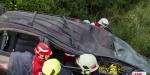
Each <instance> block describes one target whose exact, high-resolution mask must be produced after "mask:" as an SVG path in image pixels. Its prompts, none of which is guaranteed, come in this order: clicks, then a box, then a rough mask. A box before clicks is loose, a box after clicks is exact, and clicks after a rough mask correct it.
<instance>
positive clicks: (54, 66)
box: [42, 58, 61, 75]
mask: <svg viewBox="0 0 150 75" xmlns="http://www.w3.org/2000/svg"><path fill="white" fill-rule="evenodd" d="M60 70H61V63H60V62H59V61H58V60H57V59H55V58H53V59H49V60H47V61H45V62H44V64H43V67H42V72H43V73H44V74H45V75H57V74H58V73H59V72H60Z"/></svg>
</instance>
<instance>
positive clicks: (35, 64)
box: [32, 55, 45, 75]
mask: <svg viewBox="0 0 150 75" xmlns="http://www.w3.org/2000/svg"><path fill="white" fill-rule="evenodd" d="M44 62H45V60H42V59H40V58H38V56H37V55H34V57H33V58H32V74H33V75H42V65H43V63H44Z"/></svg>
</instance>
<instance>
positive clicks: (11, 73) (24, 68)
mask: <svg viewBox="0 0 150 75" xmlns="http://www.w3.org/2000/svg"><path fill="white" fill-rule="evenodd" d="M31 60H32V54H31V53H30V52H27V51H26V52H23V53H22V52H12V53H11V54H10V59H9V63H8V72H7V73H8V75H31V73H32V72H31V70H32V62H31Z"/></svg>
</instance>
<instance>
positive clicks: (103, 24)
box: [98, 18, 109, 29]
mask: <svg viewBox="0 0 150 75" xmlns="http://www.w3.org/2000/svg"><path fill="white" fill-rule="evenodd" d="M98 24H99V26H100V27H101V28H103V29H105V28H108V25H109V22H108V20H107V19H106V18H101V19H100V20H99V21H98Z"/></svg>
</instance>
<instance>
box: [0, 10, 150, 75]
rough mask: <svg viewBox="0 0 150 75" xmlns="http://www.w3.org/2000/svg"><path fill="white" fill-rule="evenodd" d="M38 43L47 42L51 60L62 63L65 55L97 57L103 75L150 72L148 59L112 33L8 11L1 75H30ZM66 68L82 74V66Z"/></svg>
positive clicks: (2, 29) (1, 30)
mask: <svg viewBox="0 0 150 75" xmlns="http://www.w3.org/2000/svg"><path fill="white" fill-rule="evenodd" d="M39 42H46V43H48V44H49V46H50V47H51V48H52V50H53V54H52V56H51V57H53V58H58V59H59V60H60V61H61V62H63V59H62V54H63V52H67V53H70V54H74V55H75V56H79V55H81V54H84V53H91V54H93V55H95V56H96V58H97V61H98V64H99V68H98V70H99V73H100V74H101V75H132V72H147V73H150V63H149V62H148V61H149V59H148V58H146V57H144V56H142V55H140V54H139V53H137V52H136V51H135V50H134V49H133V48H132V47H131V46H130V45H129V44H127V43H126V42H125V41H123V40H121V39H120V38H118V37H117V36H115V35H114V34H112V33H110V32H109V31H106V30H103V29H101V28H99V27H96V26H92V25H90V24H85V23H83V22H75V21H74V19H73V18H68V17H65V16H62V15H53V14H45V13H39V12H37V11H35V12H31V11H6V12H5V13H3V14H2V15H1V16H0V48H1V49H0V74H8V75H18V74H20V75H21V74H22V75H23V74H24V75H30V74H31V73H30V72H31V64H30V63H31V59H32V55H34V48H35V46H36V44H37V43H39ZM26 52H28V53H26ZM63 67H64V68H67V69H70V70H71V71H73V72H74V73H78V74H80V73H81V69H80V68H79V67H75V66H65V65H64V66H63ZM17 70H19V71H17Z"/></svg>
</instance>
